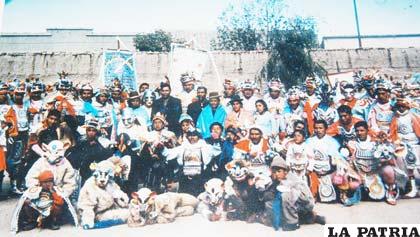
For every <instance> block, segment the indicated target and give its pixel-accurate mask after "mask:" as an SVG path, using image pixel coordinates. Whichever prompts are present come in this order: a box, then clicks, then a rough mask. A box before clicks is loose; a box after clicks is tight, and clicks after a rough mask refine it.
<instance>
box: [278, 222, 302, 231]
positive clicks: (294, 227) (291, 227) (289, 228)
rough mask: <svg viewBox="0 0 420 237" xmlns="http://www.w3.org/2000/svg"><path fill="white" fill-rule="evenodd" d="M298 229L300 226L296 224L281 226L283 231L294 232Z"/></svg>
mask: <svg viewBox="0 0 420 237" xmlns="http://www.w3.org/2000/svg"><path fill="white" fill-rule="evenodd" d="M299 228H300V225H299V224H298V223H296V224H284V225H283V228H282V229H283V231H294V230H297V229H299Z"/></svg>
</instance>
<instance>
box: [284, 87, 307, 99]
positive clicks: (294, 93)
mask: <svg viewBox="0 0 420 237" xmlns="http://www.w3.org/2000/svg"><path fill="white" fill-rule="evenodd" d="M302 93H303V92H302V91H301V90H300V89H299V88H298V87H296V86H293V87H292V88H290V89H289V91H288V93H287V99H288V100H289V99H300V98H301V96H302Z"/></svg>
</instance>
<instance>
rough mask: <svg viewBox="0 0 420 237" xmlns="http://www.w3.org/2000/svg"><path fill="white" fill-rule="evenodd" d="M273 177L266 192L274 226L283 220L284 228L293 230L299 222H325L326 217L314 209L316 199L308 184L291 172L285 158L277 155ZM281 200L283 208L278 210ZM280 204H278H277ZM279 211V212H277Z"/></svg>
mask: <svg viewBox="0 0 420 237" xmlns="http://www.w3.org/2000/svg"><path fill="white" fill-rule="evenodd" d="M270 168H271V179H272V180H273V184H272V185H271V186H270V187H269V188H268V189H267V191H266V192H265V193H264V200H265V201H266V211H269V212H270V211H272V214H273V226H275V227H276V225H279V224H280V223H276V220H277V222H278V220H281V221H282V225H283V230H284V231H291V230H296V229H298V228H299V224H313V223H318V224H321V225H324V224H325V217H323V216H319V215H316V213H315V212H314V211H313V208H314V206H315V199H314V197H313V196H312V194H311V191H310V190H309V187H308V185H307V184H306V183H305V182H304V181H302V179H300V178H298V177H297V176H296V174H294V173H291V172H290V173H289V168H288V166H287V164H286V161H284V160H283V158H280V157H276V158H274V159H273V162H272V163H271V167H270ZM278 200H280V203H279V204H280V205H279V206H280V208H281V210H277V211H276V201H278ZM277 206H278V205H277ZM276 212H277V213H276Z"/></svg>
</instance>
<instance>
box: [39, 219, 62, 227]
mask: <svg viewBox="0 0 420 237" xmlns="http://www.w3.org/2000/svg"><path fill="white" fill-rule="evenodd" d="M50 218H51V217H50ZM43 227H44V228H47V229H50V230H59V229H60V226H59V225H58V224H57V222H56V221H53V220H51V219H49V218H47V219H46V220H45V221H44V223H43Z"/></svg>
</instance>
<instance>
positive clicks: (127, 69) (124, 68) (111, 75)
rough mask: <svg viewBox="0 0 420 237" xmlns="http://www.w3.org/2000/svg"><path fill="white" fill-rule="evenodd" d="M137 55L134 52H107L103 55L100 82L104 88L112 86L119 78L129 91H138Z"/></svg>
mask: <svg viewBox="0 0 420 237" xmlns="http://www.w3.org/2000/svg"><path fill="white" fill-rule="evenodd" d="M135 62H136V60H135V55H134V54H133V53H132V52H127V51H118V50H106V51H104V53H103V61H102V67H101V71H100V78H99V79H100V80H101V81H102V83H103V85H104V86H109V85H112V81H113V80H114V79H115V78H118V79H119V80H120V82H121V84H122V85H124V87H125V88H126V89H129V90H137V73H136V64H135Z"/></svg>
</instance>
